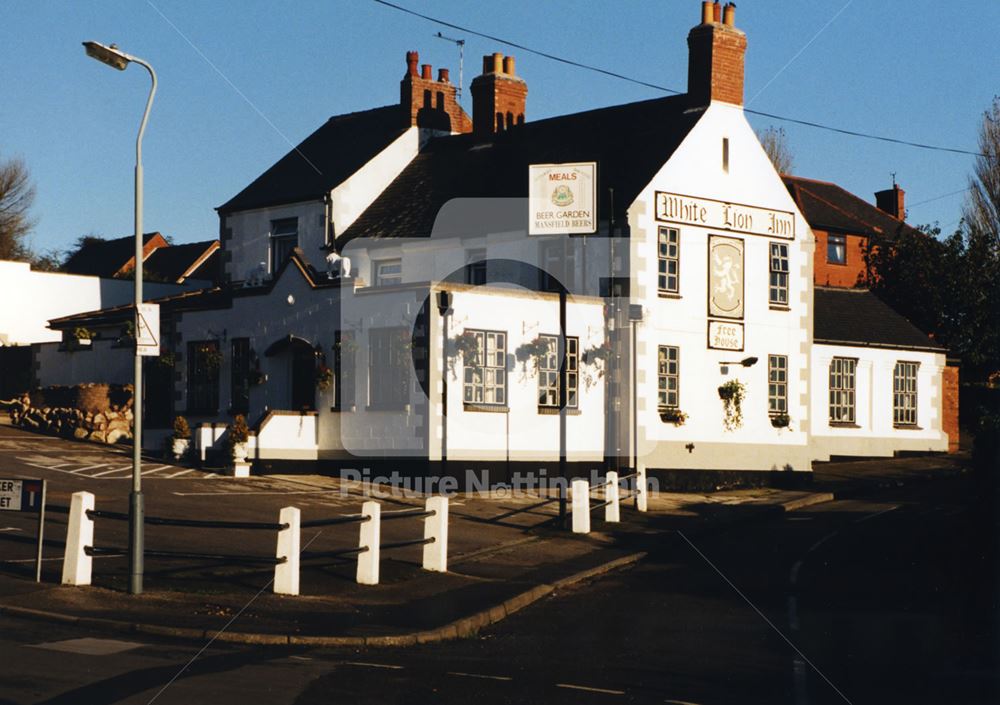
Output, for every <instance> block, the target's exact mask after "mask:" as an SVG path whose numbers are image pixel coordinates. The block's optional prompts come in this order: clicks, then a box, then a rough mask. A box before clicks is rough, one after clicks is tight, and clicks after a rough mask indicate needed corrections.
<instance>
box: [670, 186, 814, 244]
mask: <svg viewBox="0 0 1000 705" xmlns="http://www.w3.org/2000/svg"><path fill="white" fill-rule="evenodd" d="M656 219H657V220H664V221H668V222H671V223H687V224H690V225H703V226H705V227H706V228H716V229H718V230H730V231H732V232H737V233H748V234H750V235H765V236H767V237H784V238H788V239H789V240H793V239H795V216H794V215H793V214H792V213H791V212H789V211H779V210H773V209H771V208H758V207H757V206H744V205H740V204H739V203H727V202H725V201H714V200H712V199H711V198H695V197H694V196H681V195H679V194H676V193H664V192H663V191H657V192H656Z"/></svg>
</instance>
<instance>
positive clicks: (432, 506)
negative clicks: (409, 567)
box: [424, 497, 448, 573]
mask: <svg viewBox="0 0 1000 705" xmlns="http://www.w3.org/2000/svg"><path fill="white" fill-rule="evenodd" d="M424 506H425V509H426V510H427V511H428V512H430V511H433V512H434V516H430V517H424V538H425V539H430V538H433V539H434V541H433V543H425V544H424V570H433V571H437V572H438V573H447V572H448V498H447V497H428V498H427V502H426V503H425V505H424Z"/></svg>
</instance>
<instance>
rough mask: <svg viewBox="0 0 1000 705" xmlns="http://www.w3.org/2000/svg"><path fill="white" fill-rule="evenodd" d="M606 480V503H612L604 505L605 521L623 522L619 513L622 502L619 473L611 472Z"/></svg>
mask: <svg viewBox="0 0 1000 705" xmlns="http://www.w3.org/2000/svg"><path fill="white" fill-rule="evenodd" d="M604 479H605V483H604V501H605V502H610V504H605V505H604V521H611V522H615V521H621V513H620V512H619V501H620V500H619V499H618V473H617V472H615V471H614V470H609V471H608V474H607V476H606V477H605V478H604Z"/></svg>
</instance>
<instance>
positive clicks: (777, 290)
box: [768, 242, 788, 306]
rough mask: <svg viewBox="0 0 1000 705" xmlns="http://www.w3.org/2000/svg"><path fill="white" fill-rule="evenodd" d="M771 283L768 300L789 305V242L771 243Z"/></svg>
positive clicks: (781, 304) (780, 304)
mask: <svg viewBox="0 0 1000 705" xmlns="http://www.w3.org/2000/svg"><path fill="white" fill-rule="evenodd" d="M770 260H771V262H770V269H771V280H770V281H771V283H770V287H769V288H768V302H769V303H772V304H775V305H777V306H787V305H788V244H787V243H784V242H772V243H771V257H770Z"/></svg>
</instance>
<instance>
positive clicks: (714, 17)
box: [688, 0, 747, 105]
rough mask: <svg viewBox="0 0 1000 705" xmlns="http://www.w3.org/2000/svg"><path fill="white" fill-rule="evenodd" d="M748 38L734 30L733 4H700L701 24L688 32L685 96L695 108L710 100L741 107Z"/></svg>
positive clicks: (706, 103)
mask: <svg viewBox="0 0 1000 705" xmlns="http://www.w3.org/2000/svg"><path fill="white" fill-rule="evenodd" d="M746 51H747V36H746V34H744V33H743V32H742V31H740V30H738V29H736V4H735V3H732V2H730V3H727V4H726V6H725V8H722V7H720V6H719V2H718V0H716V1H715V2H714V3H713V2H703V3H702V4H701V24H699V25H698V26H697V27H694V28H693V29H692V30H691V31H690V33H688V95H689V96H691V98H693V99H694V100H695V102H696V103H697V104H698V105H708V103H709V102H710V101H713V100H719V101H722V102H723V103H732V104H734V105H743V66H744V58H745V56H746Z"/></svg>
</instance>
